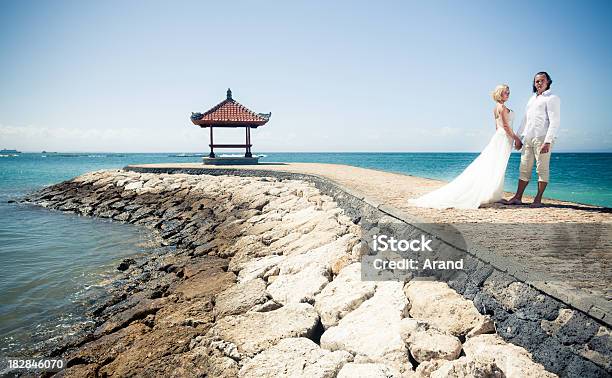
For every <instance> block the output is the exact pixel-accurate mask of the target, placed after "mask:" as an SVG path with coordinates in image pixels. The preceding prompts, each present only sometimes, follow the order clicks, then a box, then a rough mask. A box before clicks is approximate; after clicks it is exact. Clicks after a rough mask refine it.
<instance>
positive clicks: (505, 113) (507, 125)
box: [499, 105, 521, 143]
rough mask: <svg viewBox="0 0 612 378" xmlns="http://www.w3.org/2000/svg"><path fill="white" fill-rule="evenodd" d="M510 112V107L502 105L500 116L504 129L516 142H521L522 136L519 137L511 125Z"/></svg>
mask: <svg viewBox="0 0 612 378" xmlns="http://www.w3.org/2000/svg"><path fill="white" fill-rule="evenodd" d="M509 114H510V110H509V109H508V108H506V107H505V106H503V105H501V109H500V113H499V116H500V117H501V119H502V125H503V127H504V131H505V132H506V134H507V135H508V136H509V137H510V138H512V139H513V140H514V141H515V142H517V143H520V142H521V138H519V137H518V136H517V135H516V134H515V133H514V131H512V128H511V127H510V120H509V117H508V116H509Z"/></svg>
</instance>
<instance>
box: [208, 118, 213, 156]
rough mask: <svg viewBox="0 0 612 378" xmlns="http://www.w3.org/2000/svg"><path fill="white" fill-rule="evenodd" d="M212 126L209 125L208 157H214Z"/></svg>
mask: <svg viewBox="0 0 612 378" xmlns="http://www.w3.org/2000/svg"><path fill="white" fill-rule="evenodd" d="M213 144H214V142H213V127H212V126H210V154H208V157H209V158H214V157H215V151H214V149H213Z"/></svg>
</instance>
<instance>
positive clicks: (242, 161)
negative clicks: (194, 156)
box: [202, 156, 259, 165]
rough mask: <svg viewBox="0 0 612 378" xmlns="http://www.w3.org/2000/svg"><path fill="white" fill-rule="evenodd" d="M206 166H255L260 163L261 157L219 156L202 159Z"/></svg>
mask: <svg viewBox="0 0 612 378" xmlns="http://www.w3.org/2000/svg"><path fill="white" fill-rule="evenodd" d="M202 162H203V163H204V165H253V164H257V163H258V162H259V157H258V156H255V157H244V156H219V157H214V158H211V157H208V156H207V157H204V158H202Z"/></svg>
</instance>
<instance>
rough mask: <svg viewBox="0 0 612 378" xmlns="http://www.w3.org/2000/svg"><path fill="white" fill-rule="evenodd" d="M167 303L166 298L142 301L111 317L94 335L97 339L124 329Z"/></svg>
mask: <svg viewBox="0 0 612 378" xmlns="http://www.w3.org/2000/svg"><path fill="white" fill-rule="evenodd" d="M167 302H168V298H158V299H149V300H142V301H140V302H138V304H137V305H136V306H134V307H132V308H129V309H127V310H125V311H123V312H120V313H118V314H116V315H113V316H111V317H110V318H109V319H108V320H107V321H106V322H104V324H102V325H101V326H100V327H98V328H97V329H96V331H95V333H94V335H95V336H97V337H99V336H102V335H105V334H108V333H111V332H114V331H115V330H117V329H119V328H122V327H125V326H126V325H128V324H129V323H131V322H133V321H135V320H138V319H144V318H145V317H146V316H147V315H149V314H154V313H156V312H157V311H158V310H159V309H160V308H162V307H163V306H164V305H165V304H166V303H167Z"/></svg>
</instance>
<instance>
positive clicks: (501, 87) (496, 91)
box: [491, 84, 510, 102]
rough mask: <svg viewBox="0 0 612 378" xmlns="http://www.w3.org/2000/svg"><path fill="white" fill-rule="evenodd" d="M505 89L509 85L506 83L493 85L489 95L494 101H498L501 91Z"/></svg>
mask: <svg viewBox="0 0 612 378" xmlns="http://www.w3.org/2000/svg"><path fill="white" fill-rule="evenodd" d="M506 89H508V90H509V89H510V87H509V86H508V84H500V85H498V86H497V87H495V89H494V90H493V92H491V97H493V100H495V102H500V101H501V99H502V98H501V96H502V92H503V91H504V90H506Z"/></svg>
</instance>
